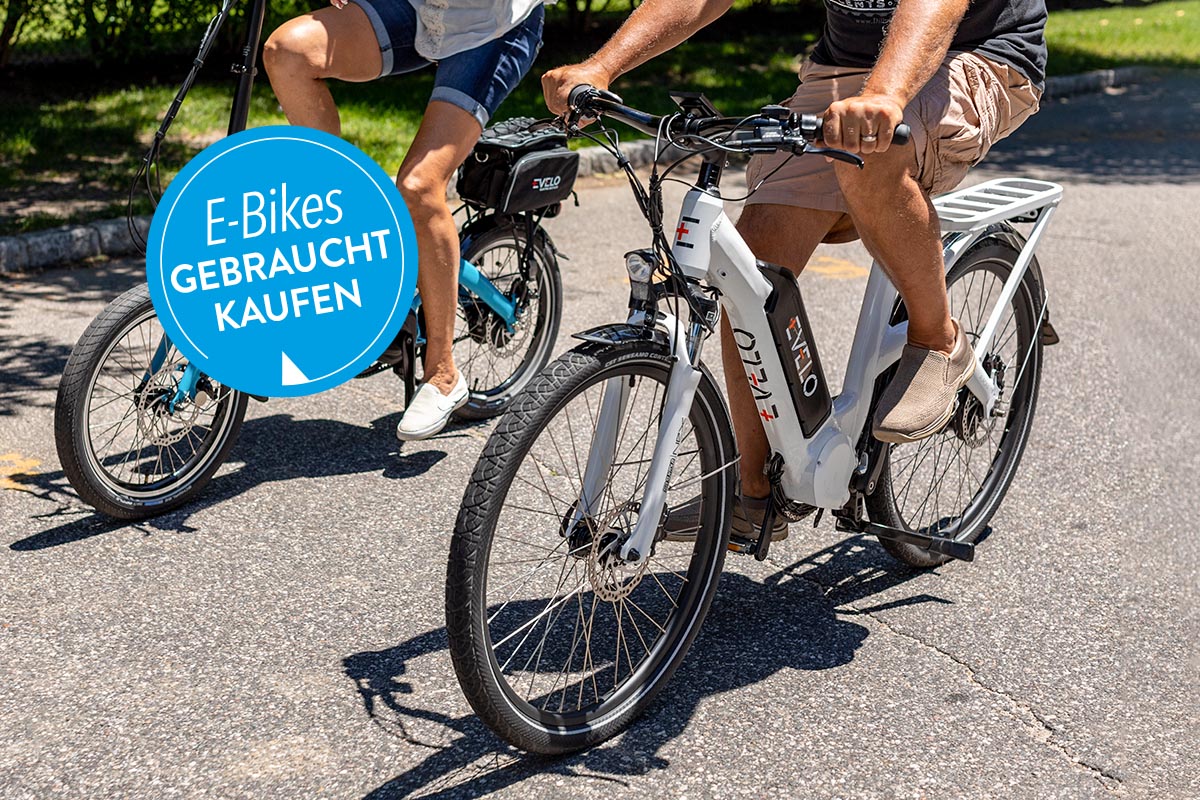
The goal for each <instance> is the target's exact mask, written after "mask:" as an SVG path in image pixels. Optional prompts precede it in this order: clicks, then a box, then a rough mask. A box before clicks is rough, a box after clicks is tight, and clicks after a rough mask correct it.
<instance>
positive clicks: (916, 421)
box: [872, 319, 975, 443]
mask: <svg viewBox="0 0 1200 800" xmlns="http://www.w3.org/2000/svg"><path fill="white" fill-rule="evenodd" d="M951 322H953V323H954V330H955V331H956V332H957V334H958V335H957V336H956V338H955V341H954V351H953V352H951V353H950V355H949V356H947V355H946V354H945V353H939V352H938V351H936V350H926V349H925V348H923V347H914V346H913V345H911V344H909V345H905V346H904V354H903V355H902V356H901V357H900V365H899V366H898V367H897V368H896V376H895V377H894V378H892V382H891V383H889V384H888V386H887V389H885V390H884V392H883V396H882V397H880V398H879V407H878V408H877V409H876V410H875V419H874V422H873V423H872V425H873V430H872V432H873V433H874V435H875V438H876V439H878V440H880V441H881V442H893V443H901V442H916V441H920V440H921V439H925V438H928V437H930V436H932V435H934V434H935V433H937V432H938V431H940V430H941V429H942V428H943V427H945V425H946V423H947V422H949V421H950V418H951V417H952V416H954V407H955V400H956V398H957V397H958V390H959V389H961V388H962V387H963V385H964V384H966V382H967V380H968V379H969V378H970V377H971V373H972V372H974V371H975V351H974V350H973V349H972V348H971V345H970V343H969V342H968V341H967V337H966V335H965V334H964V333H963V330H962V326H961V325H959V324H958V320H956V319H952V320H951Z"/></svg>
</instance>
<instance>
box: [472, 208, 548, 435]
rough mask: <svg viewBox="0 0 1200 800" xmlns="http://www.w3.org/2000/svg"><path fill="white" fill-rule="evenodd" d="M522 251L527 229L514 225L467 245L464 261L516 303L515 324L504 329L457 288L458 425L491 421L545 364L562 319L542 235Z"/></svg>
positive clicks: (480, 304) (475, 238)
mask: <svg viewBox="0 0 1200 800" xmlns="http://www.w3.org/2000/svg"><path fill="white" fill-rule="evenodd" d="M526 244H527V236H526V231H525V230H524V228H523V227H521V226H519V225H516V224H514V223H511V222H510V223H507V224H501V225H499V226H497V227H495V228H491V229H490V230H487V231H484V232H483V233H481V234H479V235H477V236H472V237H470V238H468V240H467V241H466V242H465V245H466V246H465V248H464V251H463V258H465V259H466V260H467V261H469V262H471V263H472V264H474V265H475V266H476V268H478V269H479V271H480V272H481V273H482V274H483V275H484V277H486V278H487V279H488V280H489V281H491V282H492V284H493V285H494V286H495V287H496V288H497V289H499V290H500V293H501V294H503V295H505V296H506V297H507V298H509V299H510V300H511V301H513V303H514V304H515V305H516V307H517V321H516V323H515V324H514V325H513V326H512V329H511V330H509V329H508V328H507V326H505V324H504V320H502V319H501V318H500V317H499V316H497V315H496V314H495V313H494V312H493V311H492V310H491V309H490V308H488V307H487V305H486V304H484V303H483V302H482V301H481V300H479V298H477V297H475V296H474V295H472V294H471V293H470V292H468V291H467V290H466V289H464V288H460V289H459V299H458V316H457V318H456V319H455V322H454V363H455V364H456V365H457V366H458V369H459V370H460V371H461V372H462V373H463V376H464V378H465V379H466V382H467V388H468V389H469V390H470V396H469V399H468V400H467V404H466V405H464V406H463V407H462V408H460V409H458V411H456V412H455V416H456V417H458V418H460V419H466V420H479V419H490V418H492V417H494V416H496V415H497V414H499V413H500V412H502V411H503V410H504V409H505V408H507V407H508V404H509V403H511V402H512V399H513V398H514V397H515V396H516V395H517V393H518V392H520V391H521V389H523V388H524V387H525V385H526V384H528V383H529V381H530V379H531V378H532V377H533V376H534V375H536V374H537V373H538V372H540V371H541V370H542V368H543V367H545V366H546V364H547V363H549V361H550V354H551V351H552V350H553V348H554V340H555V339H556V338H557V337H558V328H559V323H560V322H561V320H562V278H561V276H560V275H559V272H558V257H557V256H556V255H555V252H554V246H553V245H551V244H550V240H549V237H547V236H546V233H545V231H543V230H542V229H541V228H536V229H535V232H534V237H533V242H532V245H531V246H530V247H528V248H527V247H526ZM527 249H528V262H527V263H526V264H525V265H524V269H522V261H523V259H525V257H526V251H527Z"/></svg>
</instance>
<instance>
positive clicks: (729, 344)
mask: <svg viewBox="0 0 1200 800" xmlns="http://www.w3.org/2000/svg"><path fill="white" fill-rule="evenodd" d="M847 227H849V226H848V221H847V220H845V215H844V214H841V213H838V212H832V211H816V210H813V209H804V208H793V207H792V206H778V205H753V206H747V207H746V210H745V212H744V213H743V214H742V217H741V219H740V220H738V224H737V228H738V232H739V233H741V235H742V238H744V239H745V240H746V243H747V244H748V245H750V249H751V250H752V251H753V252H754V255H756V256H758V257H759V258H761V259H762V260H763V261H770V262H771V263H774V264H779V265H780V266H784V267H787V268H788V269H790V270H791V271H792V272H794V273H796V274H797V275H799V274H800V272H801V270H803V269H804V267H805V266H806V265H807V264H808V260H809V258H811V257H812V254H813V251H814V250H816V249H817V245H818V244H820V243H821V241H822V240H823V239H824V238H825V236H826V234H828V233H829V232H830V231H831V230H834V229H835V228H836V229H839V230H844V229H846V228H847ZM721 360H722V362H723V363H724V365H725V385H726V388H727V389H728V392H729V411H730V414H731V415H732V417H733V430H734V433H735V434H736V435H737V443H738V450H739V452H740V453H741V456H742V461H741V473H742V494H744V495H746V496H747V497H766V496H767V495H768V494H769V493H770V491H771V485H770V483H769V482H768V481H767V478H766V476H765V475H763V465H764V464H766V463H767V453H768V450H769V449H770V447H769V445H768V444H767V437H766V434H765V433H763V427H762V420H761V419H760V418H759V416H758V406H757V405H755V403H754V395H753V394H751V392H750V385H749V384H748V383H747V382H746V367H745V365H744V364H742V360H741V356H740V355H739V354H738V349H737V346H736V345H735V344H734V342H733V331H732V330H731V328H730V326H729V320H728V319H727V318H725V317H722V319H721Z"/></svg>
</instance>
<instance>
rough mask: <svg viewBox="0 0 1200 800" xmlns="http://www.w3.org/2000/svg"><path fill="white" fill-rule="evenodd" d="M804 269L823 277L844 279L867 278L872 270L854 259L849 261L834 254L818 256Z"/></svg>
mask: <svg viewBox="0 0 1200 800" xmlns="http://www.w3.org/2000/svg"><path fill="white" fill-rule="evenodd" d="M804 271H805V272H815V273H816V274H818V275H820V276H821V277H822V278H834V279H836V280H843V281H848V280H854V279H855V278H865V277H867V275H868V274H870V272H871V271H870V270H869V269H867V268H866V267H863V266H859V265H858V264H855V263H854V262H853V261H848V260H846V259H844V258H835V257H834V256H817V257H816V258H814V259H813V260H812V261H810V262H808V267H807V268H806V269H805V270H804Z"/></svg>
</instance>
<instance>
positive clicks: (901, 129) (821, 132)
mask: <svg viewBox="0 0 1200 800" xmlns="http://www.w3.org/2000/svg"><path fill="white" fill-rule="evenodd" d="M817 138H818V139H824V138H825V120H824V118H822V117H817ZM911 140H912V128H910V127H908V125H906V124H905V123H903V122H901V123H900V124H899V125H897V126H896V130H894V131H892V144H898V145H900V146H901V147H903V146H904V145H906V144H908V143H909V141H911Z"/></svg>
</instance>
